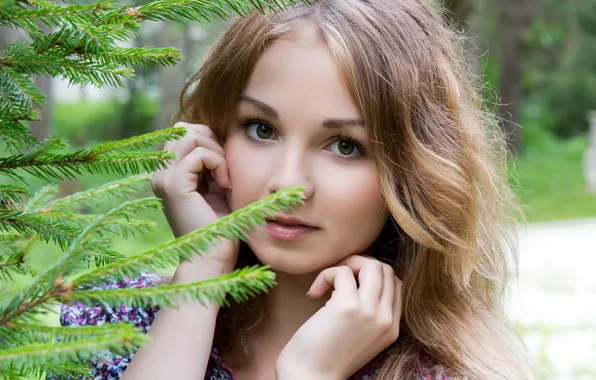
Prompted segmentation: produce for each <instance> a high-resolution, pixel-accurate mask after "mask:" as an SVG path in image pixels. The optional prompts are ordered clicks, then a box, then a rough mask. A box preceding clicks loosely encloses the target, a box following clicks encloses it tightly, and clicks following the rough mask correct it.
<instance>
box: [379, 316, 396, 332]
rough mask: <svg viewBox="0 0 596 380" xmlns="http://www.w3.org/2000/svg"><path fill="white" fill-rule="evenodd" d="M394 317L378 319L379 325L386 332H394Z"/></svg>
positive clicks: (380, 317)
mask: <svg viewBox="0 0 596 380" xmlns="http://www.w3.org/2000/svg"><path fill="white" fill-rule="evenodd" d="M393 322H394V321H393V317H392V316H391V315H380V316H379V317H378V318H377V325H378V326H379V327H380V328H381V329H382V330H383V331H386V332H392V329H393V327H394V323H393Z"/></svg>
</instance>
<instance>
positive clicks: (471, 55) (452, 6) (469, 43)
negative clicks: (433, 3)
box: [446, 0, 485, 74]
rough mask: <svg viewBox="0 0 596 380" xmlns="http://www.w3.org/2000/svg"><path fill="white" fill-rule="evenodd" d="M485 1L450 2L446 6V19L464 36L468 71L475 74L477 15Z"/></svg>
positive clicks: (476, 67) (462, 0) (476, 70)
mask: <svg viewBox="0 0 596 380" xmlns="http://www.w3.org/2000/svg"><path fill="white" fill-rule="evenodd" d="M484 1H485V0H451V1H450V2H449V3H447V4H446V7H447V9H448V11H449V14H448V17H449V19H450V21H451V22H452V23H453V24H454V25H455V27H456V29H457V30H458V31H459V32H460V33H461V34H463V35H464V36H466V37H467V38H466V39H465V41H464V46H463V47H464V49H465V51H466V54H467V58H468V65H469V67H470V70H471V71H472V72H473V73H474V74H477V73H478V72H479V67H478V57H479V56H480V52H479V51H478V50H479V47H478V46H477V45H476V41H477V40H478V37H479V30H478V29H479V28H478V27H477V26H478V22H479V14H480V10H481V9H482V7H483V4H484Z"/></svg>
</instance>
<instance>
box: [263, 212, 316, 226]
mask: <svg viewBox="0 0 596 380" xmlns="http://www.w3.org/2000/svg"><path fill="white" fill-rule="evenodd" d="M267 222H275V223H278V224H281V225H283V226H287V227H309V228H317V227H315V226H313V225H312V224H310V223H308V222H306V221H304V220H303V219H300V218H297V217H293V216H283V215H279V216H276V217H275V218H273V219H267Z"/></svg>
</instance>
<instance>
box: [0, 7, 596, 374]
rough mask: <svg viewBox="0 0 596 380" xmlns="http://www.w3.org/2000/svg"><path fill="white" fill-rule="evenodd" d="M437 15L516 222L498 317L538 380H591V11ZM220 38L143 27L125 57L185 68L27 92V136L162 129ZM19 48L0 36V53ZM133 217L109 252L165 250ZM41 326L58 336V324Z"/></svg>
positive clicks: (76, 140) (158, 236) (98, 180)
mask: <svg viewBox="0 0 596 380" xmlns="http://www.w3.org/2000/svg"><path fill="white" fill-rule="evenodd" d="M79 2H80V3H82V2H83V1H79ZM442 5H443V6H444V7H445V8H446V9H447V11H448V13H447V14H446V17H448V18H449V19H450V20H451V21H452V22H453V23H454V24H455V25H457V27H458V28H459V29H460V30H462V32H463V33H464V34H466V35H467V36H468V37H469V39H468V41H467V45H466V48H467V49H468V51H469V53H470V56H471V61H470V64H471V65H472V67H473V70H474V71H475V72H476V74H477V75H478V76H480V77H481V78H482V80H483V81H485V82H486V83H487V86H486V90H485V93H484V96H485V98H486V99H487V100H488V102H489V105H491V106H492V107H494V109H495V111H496V112H498V114H499V115H500V116H501V118H502V127H503V128H504V129H505V131H507V134H508V143H509V149H510V153H511V160H510V164H509V165H510V182H511V186H512V187H513V188H514V189H515V191H516V192H517V194H518V195H519V197H520V199H521V201H522V203H523V205H524V207H525V209H526V219H527V220H526V221H525V222H524V223H523V224H521V225H520V227H519V236H520V268H519V281H518V282H516V283H514V284H512V285H513V286H512V290H511V294H510V295H509V297H508V303H507V311H508V313H509V314H510V316H511V318H512V319H513V321H514V323H515V328H516V330H517V331H518V332H519V334H520V336H521V337H522V338H523V340H524V342H525V344H526V345H527V347H528V350H529V351H530V354H531V358H532V360H533V361H534V363H535V364H536V367H537V369H538V375H539V378H540V379H558V380H563V379H574V380H579V379H596V276H594V269H593V268H594V266H595V265H596V0H498V1H490V0H451V1H450V2H447V3H444V4H442ZM223 27H225V23H224V22H214V23H209V24H207V23H204V24H187V25H178V24H164V23H152V22H148V23H146V24H145V25H144V27H143V29H142V30H141V34H140V35H139V37H138V38H137V39H136V40H135V41H134V46H149V47H166V46H175V47H178V48H180V49H181V50H182V52H183V55H184V56H185V57H186V59H185V60H184V61H183V62H182V63H181V64H179V65H177V66H175V67H168V68H157V67H154V68H146V69H139V70H137V76H136V80H135V81H130V82H127V83H126V86H125V88H121V89H113V88H112V89H103V90H98V89H95V88H91V87H86V88H79V87H69V86H68V85H67V84H66V83H64V82H60V81H58V80H48V79H46V78H37V83H38V85H39V86H40V87H41V89H42V90H43V91H44V92H45V93H46V94H47V95H48V97H49V103H48V105H47V106H46V107H45V109H44V110H42V118H43V119H42V121H41V122H37V123H34V124H32V126H31V128H32V132H33V133H34V134H35V135H36V136H39V137H46V136H48V135H50V134H57V135H61V136H65V137H67V138H68V140H69V141H71V142H72V143H73V144H74V145H75V146H79V147H82V146H86V145H88V144H92V143H94V142H99V141H105V140H111V139H121V138H126V137H130V136H133V135H138V134H141V133H145V132H148V131H152V130H156V129H159V128H165V127H168V126H170V125H171V122H170V121H171V117H172V115H173V113H174V112H175V110H176V105H177V101H178V95H179V93H180V89H181V87H182V85H183V83H184V82H185V80H186V79H188V78H189V77H190V76H192V75H193V73H194V72H195V71H196V70H197V68H198V66H199V64H200V61H201V57H202V55H203V54H204V52H205V49H206V47H208V46H209V44H210V43H211V42H212V41H213V39H214V38H215V37H216V36H217V34H218V33H219V32H220V31H221V30H222V28H223ZM17 39H20V36H18V35H15V34H14V32H12V31H10V30H7V29H2V30H0V47H5V46H6V45H8V44H9V43H11V42H14V41H15V40H17ZM590 128H591V129H590ZM590 131H591V132H590ZM111 179H116V177H115V176H113V177H110V176H84V177H82V178H80V179H78V180H73V181H63V182H61V186H62V189H63V190H62V191H63V193H64V194H69V193H72V192H75V191H78V190H81V189H85V188H89V187H91V186H96V185H100V184H102V183H105V182H106V181H108V180H111ZM32 181H34V179H32ZM36 184H37V183H36ZM42 184H43V183H42V182H39V184H38V185H39V186H41V185H42ZM146 195H150V194H149V193H148V194H146ZM144 216H145V217H149V218H153V219H154V220H157V221H158V222H159V228H157V229H156V230H155V231H154V232H152V233H150V234H148V235H145V236H139V237H138V238H136V239H127V240H124V239H123V240H121V241H120V242H119V243H118V247H117V248H118V249H119V251H120V252H122V253H135V252H139V251H140V250H144V249H146V248H150V247H152V246H155V245H156V244H158V243H160V242H163V241H166V240H169V239H171V238H172V234H171V232H170V230H169V228H168V226H167V223H166V221H165V218H164V217H163V215H162V214H161V213H158V212H154V213H149V214H148V215H144ZM43 250H44V254H43V255H41V256H36V257H39V259H37V260H38V262H35V263H32V264H33V265H36V266H40V267H43V266H44V265H47V264H48V263H51V262H53V261H54V260H56V258H57V257H58V256H59V254H60V252H59V251H57V250H56V249H55V248H53V247H44V248H43ZM48 323H51V324H56V323H57V318H56V316H55V315H52V316H49V317H48Z"/></svg>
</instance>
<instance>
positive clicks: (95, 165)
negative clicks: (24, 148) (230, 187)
mask: <svg viewBox="0 0 596 380" xmlns="http://www.w3.org/2000/svg"><path fill="white" fill-rule="evenodd" d="M175 158H176V157H175V155H174V154H173V153H171V152H167V151H158V152H132V153H121V154H116V153H114V154H99V155H98V154H95V153H92V152H91V151H88V150H80V151H78V152H74V153H64V154H57V155H51V156H43V157H33V158H31V157H28V156H26V155H23V154H15V155H12V156H8V157H0V174H5V175H10V176H14V177H19V178H22V177H21V176H19V175H18V170H23V171H26V172H28V173H30V174H32V175H34V176H36V177H39V178H43V179H46V180H50V179H51V178H56V179H63V178H69V179H73V178H75V177H76V176H77V175H81V174H83V172H87V173H91V174H110V173H118V174H121V175H127V174H130V173H133V174H139V173H141V172H142V171H145V172H152V171H155V170H157V169H162V168H165V165H166V164H165V162H166V160H172V159H175Z"/></svg>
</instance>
